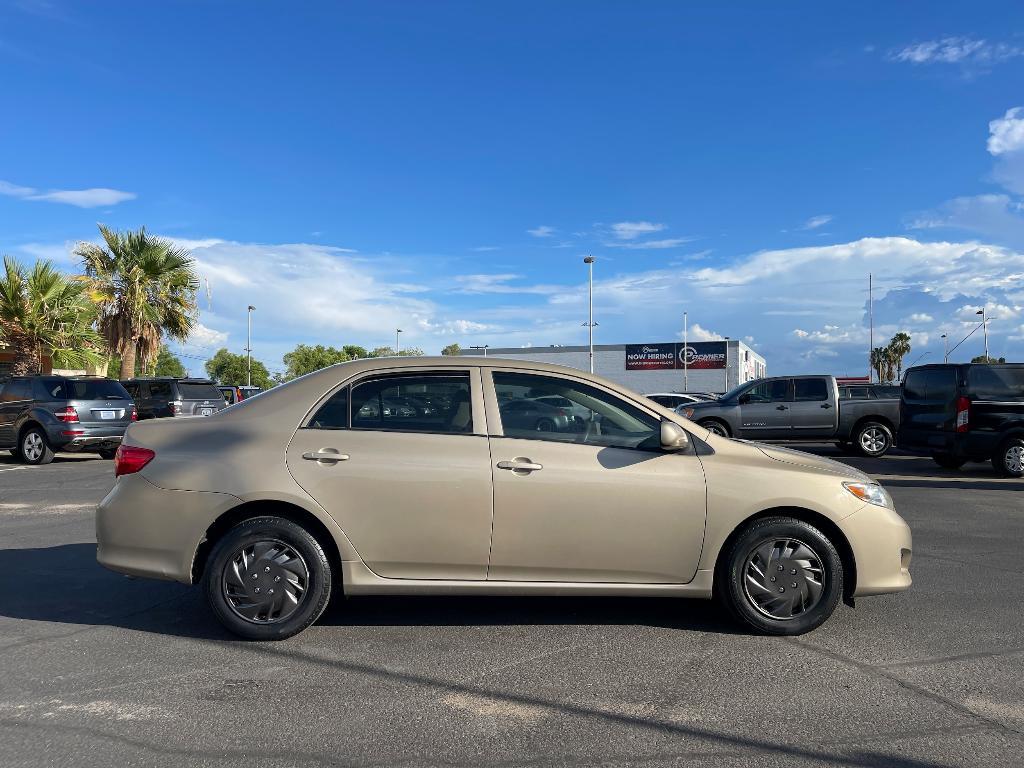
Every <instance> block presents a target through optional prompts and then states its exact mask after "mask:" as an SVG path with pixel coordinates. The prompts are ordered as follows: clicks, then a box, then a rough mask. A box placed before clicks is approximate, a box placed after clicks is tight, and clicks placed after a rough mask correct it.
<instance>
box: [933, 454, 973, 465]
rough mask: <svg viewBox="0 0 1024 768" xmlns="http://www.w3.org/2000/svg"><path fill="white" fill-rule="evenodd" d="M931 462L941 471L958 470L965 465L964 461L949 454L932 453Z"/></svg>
mask: <svg viewBox="0 0 1024 768" xmlns="http://www.w3.org/2000/svg"><path fill="white" fill-rule="evenodd" d="M932 461H934V462H935V463H936V464H938V465H939V466H940V467H942V468H943V469H960V467H962V466H963V465H964V464H966V463H967V461H966V459H961V458H958V457H957V456H954V455H953V454H951V453H933V454H932Z"/></svg>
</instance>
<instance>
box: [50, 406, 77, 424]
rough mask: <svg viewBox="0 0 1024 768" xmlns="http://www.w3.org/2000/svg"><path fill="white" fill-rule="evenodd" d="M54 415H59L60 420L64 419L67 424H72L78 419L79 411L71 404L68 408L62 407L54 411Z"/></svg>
mask: <svg viewBox="0 0 1024 768" xmlns="http://www.w3.org/2000/svg"><path fill="white" fill-rule="evenodd" d="M53 415H54V416H56V417H57V420H58V421H63V422H64V423H65V424H72V423H74V422H77V421H78V411H76V410H75V409H74V408H72V407H71V406H70V405H69V406H68V407H67V408H61V409H60V410H59V411H54V412H53Z"/></svg>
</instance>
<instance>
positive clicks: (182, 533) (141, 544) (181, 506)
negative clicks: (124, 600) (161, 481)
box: [96, 474, 242, 584]
mask: <svg viewBox="0 0 1024 768" xmlns="http://www.w3.org/2000/svg"><path fill="white" fill-rule="evenodd" d="M241 503H242V502H241V499H238V498H236V497H235V496H231V495H230V494H226V493H207V492H200V491H169V490H166V489H164V488H159V487H157V486H155V485H153V484H152V483H150V482H149V481H148V480H146V479H145V478H144V477H142V475H138V474H135V475H125V476H123V477H120V478H118V480H117V482H116V483H115V484H114V487H113V488H112V489H111V491H110V493H108V494H107V495H106V498H104V499H103V501H101V502H100V504H99V506H98V507H97V509H96V544H97V547H96V559H97V561H99V563H100V565H102V566H104V567H106V568H109V569H110V570H112V571H117V572H119V573H127V574H130V575H132V576H145V577H148V578H154V579H169V580H173V581H180V582H182V583H185V584H191V583H192V560H193V558H194V557H195V554H196V549H197V548H198V547H199V544H200V542H201V541H202V540H203V537H204V536H205V534H206V531H207V529H208V528H209V527H210V526H211V525H212V524H213V522H214V521H215V520H216V519H217V518H218V517H220V515H222V514H223V513H224V512H227V511H228V510H229V509H231V508H232V507H235V506H237V505H238V504H241Z"/></svg>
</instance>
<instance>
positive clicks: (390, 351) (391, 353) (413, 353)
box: [367, 347, 423, 357]
mask: <svg viewBox="0 0 1024 768" xmlns="http://www.w3.org/2000/svg"><path fill="white" fill-rule="evenodd" d="M367 356H368V357H395V348H394V347H377V348H375V349H374V350H372V351H371V352H370V354H369V355H367ZM397 356H398V357H423V350H422V349H420V348H419V347H409V348H408V349H403V350H402V351H401V352H399V353H398V355H397Z"/></svg>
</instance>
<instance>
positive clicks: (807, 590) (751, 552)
mask: <svg viewBox="0 0 1024 768" xmlns="http://www.w3.org/2000/svg"><path fill="white" fill-rule="evenodd" d="M723 554H724V557H723V559H722V560H720V567H719V569H718V574H717V575H716V584H715V595H716V597H717V598H718V599H719V601H720V602H721V603H723V604H724V605H725V607H726V608H727V609H728V610H729V612H730V613H732V614H733V616H735V617H736V618H737V619H739V620H740V621H741V622H743V623H744V624H746V625H747V626H748V627H751V628H753V629H755V630H757V631H758V632H763V633H765V634H769V635H802V634H803V633H805V632H810V631H811V630H812V629H815V628H817V627H819V626H821V624H823V623H824V622H825V620H826V619H828V617H829V616H831V615H832V612H833V611H834V610H835V608H836V605H838V603H839V599H840V597H842V594H843V563H842V558H840V557H839V553H838V552H837V551H836V548H835V546H834V545H833V544H832V542H831V541H829V539H828V537H827V536H825V534H823V533H822V532H821V531H820V530H818V529H817V528H815V527H814V526H812V525H809V524H808V523H805V522H803V521H802V520H797V519H795V518H790V517H767V518H762V519H761V520H757V521H755V522H753V523H752V524H751V525H749V526H748V527H747V528H746V529H745V530H744V531H743V532H742V533H741V534H740V535H739V537H737V538H736V540H735V541H734V542H733V543H732V545H731V546H730V547H729V549H728V551H727V552H724V553H723Z"/></svg>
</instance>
